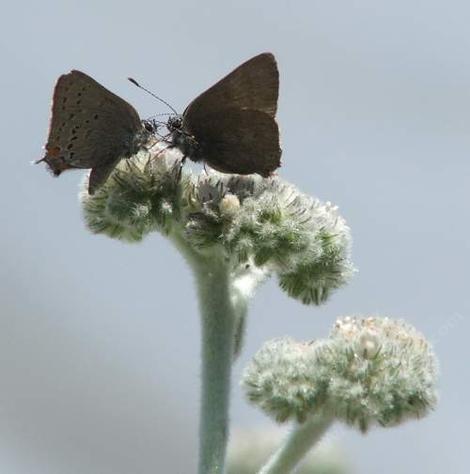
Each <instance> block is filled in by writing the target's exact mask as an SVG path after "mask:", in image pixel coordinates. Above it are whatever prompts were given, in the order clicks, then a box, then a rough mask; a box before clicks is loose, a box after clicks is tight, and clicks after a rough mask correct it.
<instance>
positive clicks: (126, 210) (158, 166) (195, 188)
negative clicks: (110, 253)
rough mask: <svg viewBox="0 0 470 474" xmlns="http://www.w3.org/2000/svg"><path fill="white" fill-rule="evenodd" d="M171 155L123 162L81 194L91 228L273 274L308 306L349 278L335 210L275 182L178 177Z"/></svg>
mask: <svg viewBox="0 0 470 474" xmlns="http://www.w3.org/2000/svg"><path fill="white" fill-rule="evenodd" d="M173 153H174V152H172V151H163V152H162V151H160V152H157V154H155V153H154V154H150V155H148V154H147V155H144V154H141V155H140V156H139V155H137V156H135V157H134V158H132V159H130V160H123V161H122V162H121V163H120V165H119V166H118V167H117V169H116V170H115V172H114V173H113V174H112V175H111V177H110V178H109V179H108V181H107V182H106V184H105V185H104V186H103V187H102V188H100V189H99V190H98V191H97V192H96V193H95V194H94V195H93V196H89V195H88V194H87V193H86V192H85V191H84V192H83V193H82V204H83V209H84V216H85V221H86V223H87V225H88V227H89V229H90V230H91V231H92V232H95V233H103V234H106V235H108V236H110V237H113V238H117V239H121V240H125V241H129V242H137V241H140V240H141V239H142V238H143V237H145V236H146V235H147V234H148V233H150V232H154V231H159V232H162V233H163V234H165V235H168V236H169V237H170V238H174V239H177V240H178V242H179V244H181V242H183V243H184V244H185V245H187V246H189V247H190V248H191V250H192V251H194V252H196V253H198V254H200V255H206V256H208V257H210V256H215V255H218V256H220V255H222V256H223V260H224V261H226V262H230V265H232V267H233V268H234V269H237V268H242V267H243V268H249V267H255V268H258V269H260V268H262V269H263V271H265V272H269V273H270V272H275V273H277V275H278V277H279V282H280V286H281V288H282V289H284V290H285V291H286V292H287V293H288V294H289V295H290V296H292V297H294V298H297V299H299V300H301V301H302V302H303V303H306V304H310V303H315V304H320V303H323V302H324V301H326V299H327V298H328V296H329V294H330V292H331V291H332V290H334V289H336V288H338V287H340V286H342V285H344V284H345V283H346V282H347V281H348V280H349V278H350V277H351V275H352V273H353V267H352V264H351V262H350V258H349V253H350V243H351V237H350V232H349V228H348V227H347V225H346V223H345V222H344V220H343V219H342V218H341V216H340V215H339V214H338V211H337V208H336V207H335V206H333V205H331V204H330V203H326V204H324V203H321V202H320V201H318V200H316V199H313V198H311V197H308V196H305V195H303V194H301V193H300V192H299V191H298V190H297V189H296V188H295V187H294V186H292V185H290V184H288V183H286V182H284V181H282V180H281V179H279V178H276V177H274V178H269V179H263V178H261V177H258V176H254V175H250V176H239V175H227V174H221V173H217V172H212V171H211V172H209V173H206V172H202V173H201V174H200V175H194V174H193V173H191V172H189V171H187V169H186V168H185V169H183V170H182V172H181V169H180V162H179V160H178V158H177V156H176V155H175V154H173ZM156 155H158V156H156ZM85 184H86V183H85ZM84 189H85V188H84Z"/></svg>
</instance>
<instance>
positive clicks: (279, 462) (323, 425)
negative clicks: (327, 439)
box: [259, 415, 333, 474]
mask: <svg viewBox="0 0 470 474" xmlns="http://www.w3.org/2000/svg"><path fill="white" fill-rule="evenodd" d="M332 422H333V418H332V417H330V416H328V415H324V416H313V417H311V418H310V419H308V420H307V421H305V422H304V423H302V424H297V425H296V426H295V427H294V428H293V429H292V431H291V432H290V433H289V435H288V436H287V438H286V439H285V440H284V443H283V444H282V446H281V447H280V448H279V449H278V450H277V451H276V452H275V453H274V454H273V455H272V457H271V459H269V461H268V462H267V463H266V464H265V465H264V466H263V467H262V468H261V471H259V474H288V473H289V472H291V471H292V470H293V469H294V468H295V466H296V465H297V464H298V463H299V462H300V461H301V459H302V458H303V457H304V456H305V454H306V453H307V452H308V451H309V450H310V449H311V448H312V447H313V445H314V444H315V443H316V442H317V441H319V439H320V438H321V437H322V436H323V434H324V433H325V432H326V430H327V429H328V428H329V427H330V425H331V423H332Z"/></svg>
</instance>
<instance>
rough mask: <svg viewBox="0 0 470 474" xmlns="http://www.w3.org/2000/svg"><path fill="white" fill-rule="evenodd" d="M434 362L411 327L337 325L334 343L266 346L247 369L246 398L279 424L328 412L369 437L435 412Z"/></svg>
mask: <svg viewBox="0 0 470 474" xmlns="http://www.w3.org/2000/svg"><path fill="white" fill-rule="evenodd" d="M436 378H437V363H436V359H435V356H434V353H433V351H432V349H431V347H430V345H429V343H428V342H427V341H426V340H425V339H424V337H423V336H422V335H421V334H419V333H418V332H417V331H416V330H415V329H414V328H413V327H412V326H410V325H408V324H406V323H404V322H402V321H394V320H391V319H389V318H378V317H369V318H359V317H345V318H343V319H339V320H338V321H337V322H336V325H335V327H334V329H333V331H332V333H331V335H330V338H329V339H326V340H320V341H314V342H311V343H299V342H295V341H294V340H292V339H281V340H274V341H270V342H267V343H266V344H265V345H264V346H263V347H262V348H261V349H260V351H259V352H258V353H257V354H256V355H255V357H254V358H253V360H252V362H251V363H250V365H249V366H248V367H247V368H246V370H245V373H244V377H243V385H244V388H245V390H246V393H247V396H248V398H249V399H250V400H251V401H252V402H254V403H256V404H257V405H258V406H259V407H260V408H261V409H263V410H264V411H265V412H266V413H267V414H269V415H270V416H272V417H273V418H275V419H276V420H277V421H280V422H283V421H286V420H289V419H295V420H297V421H299V422H303V421H304V420H305V419H306V418H307V417H308V416H310V415H313V414H319V413H322V412H323V413H325V414H333V415H334V416H335V417H336V418H337V419H339V420H342V421H344V422H345V423H347V424H349V425H352V426H356V427H358V428H359V429H360V430H361V431H363V432H365V431H367V429H368V428H369V426H370V425H373V424H379V425H382V426H393V425H396V424H398V423H400V422H401V421H403V420H405V419H407V418H420V417H422V416H424V415H425V414H426V413H427V412H428V411H429V410H430V409H432V408H433V407H434V406H435V404H436V401H437V395H436Z"/></svg>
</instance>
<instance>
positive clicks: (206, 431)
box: [193, 258, 237, 474]
mask: <svg viewBox="0 0 470 474" xmlns="http://www.w3.org/2000/svg"><path fill="white" fill-rule="evenodd" d="M193 263H194V262H193ZM193 269H194V271H195V276H196V280H197V286H198V293H199V305H200V311H201V324H202V393H201V414H200V416H201V420H200V427H199V430H200V441H199V442H200V451H199V455H200V458H199V474H221V473H222V472H223V471H224V463H225V451H226V445H227V439H228V422H229V397H230V379H231V363H232V358H233V348H234V331H235V321H236V317H237V314H236V313H237V311H236V309H235V308H234V305H233V303H232V298H231V291H230V290H231V278H230V275H229V271H228V269H227V265H225V264H224V263H223V262H222V261H220V260H219V259H217V258H212V259H210V260H209V259H205V260H204V261H199V263H198V264H193Z"/></svg>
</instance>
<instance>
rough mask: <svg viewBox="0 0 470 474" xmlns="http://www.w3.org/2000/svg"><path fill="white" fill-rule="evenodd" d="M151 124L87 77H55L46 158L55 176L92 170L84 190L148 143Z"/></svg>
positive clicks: (98, 183) (99, 182)
mask: <svg viewBox="0 0 470 474" xmlns="http://www.w3.org/2000/svg"><path fill="white" fill-rule="evenodd" d="M152 132H153V129H152V125H151V124H150V122H146V121H141V120H140V118H139V115H138V114H137V112H136V110H135V109H134V107H132V105H130V104H128V103H127V102H126V101H125V100H123V99H121V98H120V97H118V96H117V95H115V94H113V93H112V92H110V91H109V90H108V89H106V88H105V87H103V86H102V85H101V84H99V83H98V82H96V81H95V80H94V79H92V78H91V77H90V76H87V75H86V74H84V73H83V72H80V71H71V72H69V73H68V74H64V75H62V76H60V77H59V79H58V80H57V83H56V86H55V89H54V96H53V99H52V118H51V124H50V129H49V137H48V139H47V144H46V146H45V149H46V154H45V156H44V157H43V158H42V159H41V160H39V161H38V163H39V162H41V161H45V162H46V163H47V164H48V166H49V168H50V169H51V171H52V172H53V174H54V175H55V176H59V175H60V174H61V173H62V171H65V170H68V169H72V168H91V173H90V179H89V184H88V192H89V193H90V194H93V193H94V192H95V190H96V189H97V188H98V187H99V186H101V185H102V184H103V183H104V182H105V181H106V179H107V178H108V176H109V175H110V173H111V171H112V170H113V169H114V168H115V166H116V165H117V163H118V162H119V161H120V160H121V159H122V158H128V157H130V156H132V155H134V154H135V153H137V152H138V151H139V150H141V149H143V148H145V147H146V145H147V144H148V143H149V140H150V138H151V136H152Z"/></svg>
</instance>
